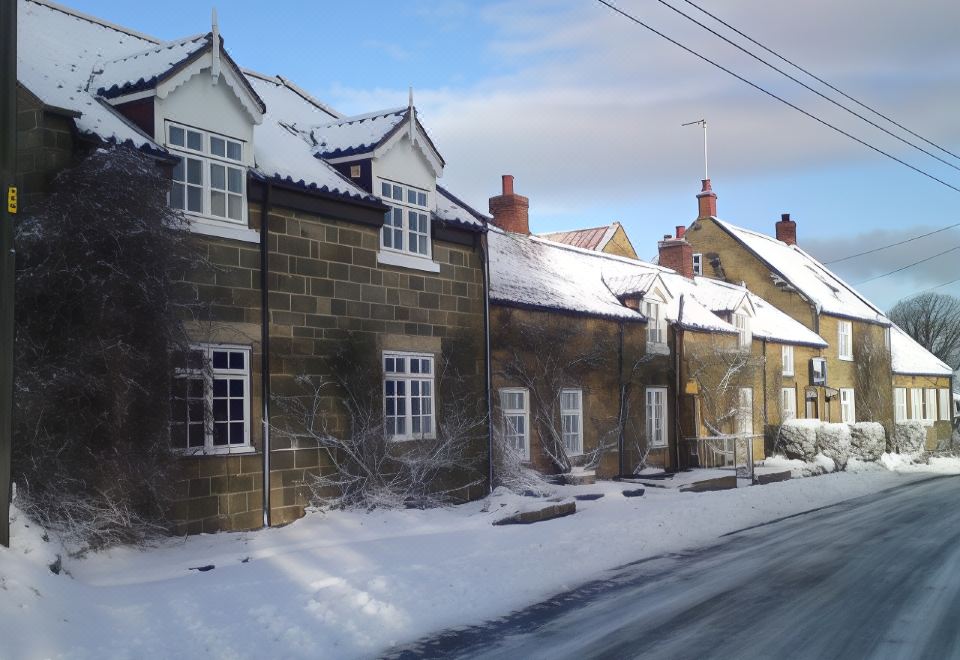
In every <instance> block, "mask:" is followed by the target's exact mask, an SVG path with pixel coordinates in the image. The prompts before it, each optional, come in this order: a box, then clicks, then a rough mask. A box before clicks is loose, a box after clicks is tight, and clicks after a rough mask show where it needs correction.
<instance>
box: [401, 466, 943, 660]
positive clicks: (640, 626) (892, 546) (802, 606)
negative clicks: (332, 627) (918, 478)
mask: <svg viewBox="0 0 960 660" xmlns="http://www.w3.org/2000/svg"><path fill="white" fill-rule="evenodd" d="M625 522H626V521H625ZM677 524H683V520H678V521H677ZM478 588H482V585H478ZM392 657H400V658H510V659H523V660H526V659H528V658H531V659H532V658H551V659H555V658H658V659H663V658H698V659H699V658H775V659H777V660H786V659H794V658H818V659H819V658H843V659H845V660H848V659H852V658H960V478H957V477H950V478H936V479H931V480H928V481H923V482H919V483H914V484H911V485H908V486H903V487H898V488H895V489H891V490H889V491H886V492H883V493H881V494H878V495H871V496H869V497H865V498H859V499H857V500H852V501H850V502H846V503H843V504H840V505H837V506H834V507H829V508H826V509H822V510H819V511H815V512H812V513H808V514H803V515H800V516H795V517H791V518H788V519H785V520H781V521H778V522H774V523H771V524H767V525H763V526H760V527H756V528H753V529H749V530H745V531H741V532H737V533H734V534H732V535H729V536H727V537H725V538H724V539H722V541H721V542H720V543H719V544H717V545H715V546H713V547H710V548H706V549H704V550H700V551H697V552H693V553H690V554H679V555H667V556H661V557H655V558H653V559H650V560H646V561H642V562H637V563H636V564H633V565H628V566H625V567H622V568H620V569H617V570H616V571H612V572H610V573H609V574H608V576H607V577H604V579H601V580H598V581H596V582H591V583H589V584H586V585H583V586H581V587H579V588H577V589H574V590H572V591H570V592H567V593H563V594H560V595H558V596H556V597H554V598H552V599H551V600H549V601H546V602H544V603H540V604H538V605H535V606H532V607H530V608H527V609H525V610H522V611H519V612H515V613H513V614H510V615H508V616H506V617H504V618H502V619H499V620H496V621H492V622H489V623H487V624H483V625H480V626H476V627H472V628H466V629H460V630H455V631H448V632H445V633H442V634H440V635H437V636H435V637H431V638H430V639H426V640H422V641H421V642H419V643H417V644H415V645H413V646H411V647H409V648H407V649H404V650H402V651H398V652H397V653H396V654H394V655H393V656H392Z"/></svg>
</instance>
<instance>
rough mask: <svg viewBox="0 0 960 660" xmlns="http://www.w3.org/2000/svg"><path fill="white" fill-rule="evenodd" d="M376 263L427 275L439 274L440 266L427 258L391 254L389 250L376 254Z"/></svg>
mask: <svg viewBox="0 0 960 660" xmlns="http://www.w3.org/2000/svg"><path fill="white" fill-rule="evenodd" d="M377 263H381V264H385V265H387V266H399V267H401V268H411V269H414V270H422V271H425V272H428V273H439V272H440V264H438V263H437V262H435V261H433V260H432V259H429V258H427V257H415V256H413V255H411V254H403V253H402V252H391V251H389V250H381V251H380V252H378V253H377Z"/></svg>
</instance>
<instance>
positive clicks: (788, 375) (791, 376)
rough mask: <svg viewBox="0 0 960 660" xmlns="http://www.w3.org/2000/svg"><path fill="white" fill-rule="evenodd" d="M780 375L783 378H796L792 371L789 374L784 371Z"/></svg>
mask: <svg viewBox="0 0 960 660" xmlns="http://www.w3.org/2000/svg"><path fill="white" fill-rule="evenodd" d="M780 375H781V376H783V377H784V378H794V377H795V376H796V374H795V373H794V372H792V371H791V372H790V373H787V372H786V371H784V372H783V373H782V374H780Z"/></svg>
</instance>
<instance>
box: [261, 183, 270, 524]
mask: <svg viewBox="0 0 960 660" xmlns="http://www.w3.org/2000/svg"><path fill="white" fill-rule="evenodd" d="M265 186H266V188H265V189H264V191H263V204H262V205H261V210H260V396H261V398H262V399H263V410H262V412H261V417H262V419H263V447H262V450H263V526H264V527H269V526H270V277H269V275H270V259H269V257H270V240H269V239H270V220H269V218H270V182H269V181H267V182H265Z"/></svg>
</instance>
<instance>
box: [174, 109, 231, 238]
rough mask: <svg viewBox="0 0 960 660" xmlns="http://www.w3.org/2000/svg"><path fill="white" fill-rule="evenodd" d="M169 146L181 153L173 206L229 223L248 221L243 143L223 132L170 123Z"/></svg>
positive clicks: (175, 176)
mask: <svg viewBox="0 0 960 660" xmlns="http://www.w3.org/2000/svg"><path fill="white" fill-rule="evenodd" d="M167 146H168V147H169V148H170V151H171V152H172V153H173V154H175V155H176V156H179V158H180V161H179V162H178V163H177V164H176V165H175V166H174V168H173V185H172V187H171V189H170V206H172V207H173V208H175V209H182V210H183V211H187V212H188V213H195V214H197V215H203V216H208V217H211V218H215V219H217V220H223V221H226V222H231V223H237V224H246V222H247V208H246V203H245V201H244V200H245V198H246V194H245V191H244V187H245V185H246V178H247V177H246V168H245V167H244V165H243V157H244V154H243V151H244V144H243V142H241V141H239V140H235V139H232V138H229V137H227V136H224V135H218V134H215V133H210V132H208V131H201V130H199V129H195V128H188V127H186V126H179V125H176V124H173V123H169V124H168V125H167Z"/></svg>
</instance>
